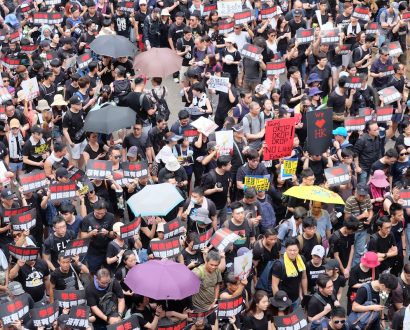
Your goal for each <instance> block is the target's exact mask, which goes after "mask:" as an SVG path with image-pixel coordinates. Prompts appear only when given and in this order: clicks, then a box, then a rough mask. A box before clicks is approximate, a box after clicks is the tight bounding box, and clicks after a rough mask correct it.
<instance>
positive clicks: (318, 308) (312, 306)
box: [307, 293, 334, 317]
mask: <svg viewBox="0 0 410 330" xmlns="http://www.w3.org/2000/svg"><path fill="white" fill-rule="evenodd" d="M318 295H319V296H320V297H321V298H322V299H323V300H324V302H326V304H329V305H331V306H332V307H334V301H333V299H332V297H331V296H330V297H325V296H323V295H321V294H320V293H318ZM324 309H325V305H323V302H321V301H320V299H318V297H316V295H313V296H312V298H310V300H309V304H308V308H307V314H308V316H309V317H314V316H315V315H317V314H319V313H321V312H323V310H324ZM329 314H330V312H329V313H328V314H326V316H329Z"/></svg>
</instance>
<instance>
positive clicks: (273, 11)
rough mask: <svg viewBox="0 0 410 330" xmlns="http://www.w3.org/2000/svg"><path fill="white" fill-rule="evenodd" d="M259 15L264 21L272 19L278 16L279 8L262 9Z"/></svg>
mask: <svg viewBox="0 0 410 330" xmlns="http://www.w3.org/2000/svg"><path fill="white" fill-rule="evenodd" d="M259 13H260V14H261V18H262V19H270V18H272V17H274V16H276V15H277V14H278V7H277V6H273V7H268V8H262V9H260V10H259Z"/></svg>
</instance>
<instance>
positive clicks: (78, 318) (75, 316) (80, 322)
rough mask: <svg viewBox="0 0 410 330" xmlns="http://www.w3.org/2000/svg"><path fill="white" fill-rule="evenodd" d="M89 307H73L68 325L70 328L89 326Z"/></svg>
mask: <svg viewBox="0 0 410 330" xmlns="http://www.w3.org/2000/svg"><path fill="white" fill-rule="evenodd" d="M89 309H90V308H89V307H88V306H87V305H82V306H73V307H71V309H70V313H69V314H68V321H67V324H66V326H67V327H69V328H80V329H84V328H87V327H88V315H89V313H90V311H89Z"/></svg>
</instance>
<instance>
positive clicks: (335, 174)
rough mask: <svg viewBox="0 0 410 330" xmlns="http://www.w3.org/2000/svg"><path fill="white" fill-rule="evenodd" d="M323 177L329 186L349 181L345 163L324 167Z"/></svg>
mask: <svg viewBox="0 0 410 330" xmlns="http://www.w3.org/2000/svg"><path fill="white" fill-rule="evenodd" d="M325 177H326V180H327V183H328V184H329V186H331V187H334V186H340V185H342V184H347V183H349V182H350V176H349V169H348V168H347V166H346V165H345V164H341V165H339V166H334V167H331V168H325Z"/></svg>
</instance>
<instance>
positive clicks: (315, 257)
mask: <svg viewBox="0 0 410 330" xmlns="http://www.w3.org/2000/svg"><path fill="white" fill-rule="evenodd" d="M324 255H325V248H324V247H323V246H321V245H315V246H314V248H313V250H312V259H311V260H310V261H309V262H307V263H306V276H307V279H308V292H309V294H314V293H315V291H316V281H317V279H318V277H319V275H320V274H325V273H326V270H325V267H326V266H325V265H323V257H324Z"/></svg>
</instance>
